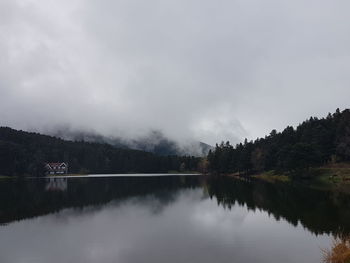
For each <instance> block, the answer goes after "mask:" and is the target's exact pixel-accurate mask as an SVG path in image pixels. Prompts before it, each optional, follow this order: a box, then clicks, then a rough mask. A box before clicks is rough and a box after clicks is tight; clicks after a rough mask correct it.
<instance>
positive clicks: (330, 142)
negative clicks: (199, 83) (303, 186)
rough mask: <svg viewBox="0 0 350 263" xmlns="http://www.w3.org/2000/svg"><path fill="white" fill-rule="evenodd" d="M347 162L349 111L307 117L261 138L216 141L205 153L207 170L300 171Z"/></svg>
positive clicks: (348, 154)
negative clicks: (234, 142) (234, 144)
mask: <svg viewBox="0 0 350 263" xmlns="http://www.w3.org/2000/svg"><path fill="white" fill-rule="evenodd" d="M347 161H350V110H348V109H347V110H344V111H342V112H340V110H339V109H337V110H336V112H335V113H334V114H330V113H329V114H328V116H327V117H326V118H321V119H318V118H316V117H311V118H310V119H308V120H306V121H304V122H303V123H301V124H300V125H299V126H297V127H296V128H293V127H291V126H288V127H286V128H285V129H284V130H283V131H282V132H277V131H276V130H272V131H271V133H270V134H269V135H267V136H265V138H259V139H256V140H255V141H248V140H247V139H245V141H244V143H239V144H237V145H236V146H232V145H231V144H230V143H229V142H226V143H225V142H222V143H221V144H219V145H218V144H217V145H216V147H215V149H214V150H213V151H210V152H209V154H208V162H209V164H208V166H209V171H211V172H217V173H241V174H249V173H258V172H263V171H269V170H276V171H281V172H287V171H288V172H300V171H302V170H307V169H308V168H310V167H313V166H321V165H324V164H328V163H336V162H347Z"/></svg>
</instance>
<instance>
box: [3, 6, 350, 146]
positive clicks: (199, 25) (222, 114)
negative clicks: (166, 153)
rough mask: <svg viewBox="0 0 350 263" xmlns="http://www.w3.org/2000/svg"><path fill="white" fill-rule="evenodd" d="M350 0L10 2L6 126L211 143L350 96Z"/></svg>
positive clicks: (316, 111) (331, 107)
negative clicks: (150, 134) (154, 134)
mask: <svg viewBox="0 0 350 263" xmlns="http://www.w3.org/2000/svg"><path fill="white" fill-rule="evenodd" d="M349 10H350V1H348V0H344V1H339V0H332V1H330V0H327V1H325V0H317V1H316V0H309V1H305V0H294V1H290V0H288V1H287V0H264V1H261V0H239V1H237V0H217V1H214V0H147V1H145V0H98V1H96V0H94V1H93V0H59V1H57V0H21V1H20V0H0V126H11V127H14V128H22V129H38V130H47V129H53V128H55V127H62V126H70V127H71V128H72V129H86V130H94V131H96V132H99V133H103V134H105V135H114V136H117V135H122V136H139V135H142V134H144V133H147V131H149V130H151V129H154V130H162V131H163V132H164V133H165V134H166V135H167V136H170V137H171V138H176V139H184V138H195V139H198V140H201V141H204V142H208V143H211V144H213V143H215V142H219V141H221V140H231V141H233V142H237V141H240V140H242V139H243V138H244V137H248V138H249V139H254V138H256V137H262V136H264V135H265V134H267V133H269V132H270V131H271V130H272V129H274V128H276V129H278V130H281V129H283V128H284V127H285V126H286V125H289V124H291V125H296V124H298V123H299V122H301V121H303V120H304V119H305V118H308V117H309V116H311V115H313V116H325V115H327V113H328V112H330V111H331V112H333V111H335V109H336V108H337V107H339V108H340V109H344V108H347V107H349V101H350V85H349V84H350V16H349Z"/></svg>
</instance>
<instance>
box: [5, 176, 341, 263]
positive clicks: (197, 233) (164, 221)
mask: <svg viewBox="0 0 350 263" xmlns="http://www.w3.org/2000/svg"><path fill="white" fill-rule="evenodd" d="M65 184H66V187H63V188H62V189H63V190H60V191H57V190H55V191H47V186H48V185H50V187H49V188H50V189H51V188H52V187H51V186H52V185H53V186H56V185H59V186H61V185H65ZM283 187H284V188H283ZM58 188H60V187H58ZM52 189H57V187H53V188H52ZM0 190H1V191H0V193H1V198H5V199H1V200H2V201H1V202H0V211H1V212H0V219H1V222H2V223H6V225H3V226H0V244H1V245H0V262H2V263H7V262H35V263H40V262H53V263H55V262H84V263H86V262H87V263H88V262H102V263H104V262H108V263H109V262H118V263H119V262H120V263H124V262H127V263H128V262H155V263H157V262H170V263H172V262H237V263H240V262H263V263H264V262H266V263H267V262H268V263H274V262H276V263H277V262H278V263H280V262H310V263H312V262H320V261H321V258H322V254H321V252H320V248H323V247H329V246H330V243H331V236H329V235H328V234H327V233H333V232H334V233H336V232H339V229H347V226H346V225H347V224H343V219H342V218H341V217H342V216H345V215H344V212H340V211H338V212H337V215H336V216H333V217H330V216H327V215H326V214H327V211H326V209H331V211H332V212H335V211H336V210H337V209H341V208H342V205H344V204H345V203H342V202H343V201H344V202H345V201H346V200H348V199H346V198H347V197H346V196H343V195H338V196H337V197H335V194H332V193H327V192H324V191H317V190H311V189H309V191H310V193H304V192H303V191H301V190H300V192H298V191H296V190H295V187H294V186H292V185H290V186H288V185H284V186H280V185H273V184H265V183H256V182H245V181H234V180H232V179H227V178H221V179H218V178H216V179H210V178H209V179H204V177H200V176H190V177H177V176H173V177H168V178H165V177H162V178H157V177H152V178H113V179H108V178H96V179H74V180H73V179H72V180H70V179H68V180H66V181H62V182H59V183H58V182H51V183H50V181H49V180H47V181H44V180H40V181H38V180H32V181H17V182H16V181H13V182H7V183H4V182H1V183H0ZM3 191H5V192H6V193H5V195H6V196H7V197H5V195H4V192H3ZM305 198H306V199H305ZM315 198H318V201H317V199H315ZM344 198H345V199H344ZM330 199H331V200H330ZM283 204H285V205H283ZM311 205H313V206H314V207H315V208H316V209H314V210H312V209H310V207H311ZM346 205H347V204H346ZM294 213H296V214H294ZM305 213H306V215H305ZM319 216H323V218H322V219H323V220H325V221H327V220H330V221H332V220H334V221H332V222H326V223H323V224H321V223H320V221H321V219H318V217H319ZM21 219H26V220H21ZM18 220H20V221H18ZM344 220H345V219H344ZM313 223H314V224H313ZM315 233H317V234H318V235H315Z"/></svg>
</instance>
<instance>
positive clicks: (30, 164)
mask: <svg viewBox="0 0 350 263" xmlns="http://www.w3.org/2000/svg"><path fill="white" fill-rule="evenodd" d="M198 160H199V159H198V158H195V157H178V156H158V155H155V154H152V153H148V152H143V151H137V150H128V149H118V148H115V147H113V146H111V145H108V144H100V143H88V142H83V141H80V142H73V141H65V140H62V139H59V138H56V137H51V136H46V135H41V134H38V133H29V132H25V131H17V130H14V129H11V128H8V127H0V175H7V176H24V175H35V176H40V175H43V174H44V163H45V162H68V163H69V172H70V173H132V172H142V173H149V172H168V171H180V170H181V171H184V170H195V169H196V168H197V163H198Z"/></svg>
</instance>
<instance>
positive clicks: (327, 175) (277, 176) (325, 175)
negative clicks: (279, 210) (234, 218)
mask: <svg viewBox="0 0 350 263" xmlns="http://www.w3.org/2000/svg"><path fill="white" fill-rule="evenodd" d="M252 177H254V178H257V179H261V180H265V181H269V182H276V181H280V182H289V181H291V180H293V179H308V180H309V181H313V182H315V183H319V184H333V185H334V184H342V185H350V164H349V163H338V164H332V165H326V166H322V167H314V168H310V169H308V170H307V171H302V172H300V173H297V172H294V173H278V172H276V171H268V172H263V173H260V174H256V175H253V176H252Z"/></svg>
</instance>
